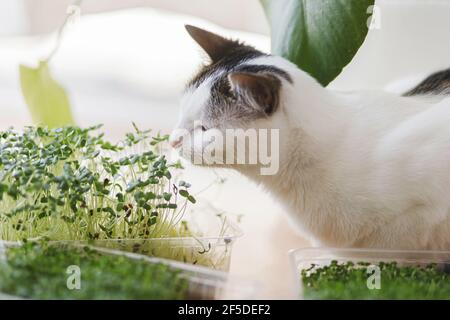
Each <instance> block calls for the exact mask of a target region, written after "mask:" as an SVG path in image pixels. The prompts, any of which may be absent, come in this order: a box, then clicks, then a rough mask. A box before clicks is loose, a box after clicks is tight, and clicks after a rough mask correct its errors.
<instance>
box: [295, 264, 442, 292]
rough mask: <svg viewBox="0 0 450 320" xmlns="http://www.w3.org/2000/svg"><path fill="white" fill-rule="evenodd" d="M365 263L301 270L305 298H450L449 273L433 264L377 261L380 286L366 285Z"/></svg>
mask: <svg viewBox="0 0 450 320" xmlns="http://www.w3.org/2000/svg"><path fill="white" fill-rule="evenodd" d="M369 265H370V263H368V262H359V263H353V262H346V263H338V262H337V261H332V262H331V263H330V264H329V265H326V266H320V267H318V266H315V265H312V266H311V267H310V268H307V269H303V270H302V272H301V276H302V283H303V291H304V297H305V298H306V299H348V300H351V299H450V274H448V273H445V272H444V271H443V270H442V269H440V268H439V267H438V266H437V265H436V264H429V265H426V266H425V265H421V266H416V265H414V266H411V265H410V266H402V265H399V264H397V263H396V262H379V263H377V264H376V265H377V266H378V267H379V270H380V274H379V276H380V288H379V289H376V288H372V289H369V288H368V286H367V281H368V277H369V276H370V273H367V267H368V266H369Z"/></svg>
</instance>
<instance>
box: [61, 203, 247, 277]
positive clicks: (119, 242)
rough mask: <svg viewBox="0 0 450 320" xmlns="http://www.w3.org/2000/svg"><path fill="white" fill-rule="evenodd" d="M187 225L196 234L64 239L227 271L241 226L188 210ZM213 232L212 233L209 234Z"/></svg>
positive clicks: (227, 220) (204, 213)
mask: <svg viewBox="0 0 450 320" xmlns="http://www.w3.org/2000/svg"><path fill="white" fill-rule="evenodd" d="M191 217H192V218H191V219H190V220H189V227H190V228H192V229H194V230H195V231H194V233H195V234H201V235H202V236H200V237H172V238H150V239H108V240H91V241H64V242H67V243H70V242H73V243H78V244H83V245H92V246H95V247H100V248H107V249H113V250H120V251H126V252H132V253H138V254H142V255H146V256H150V257H158V258H165V259H170V260H175V261H180V262H184V263H189V264H193V265H197V266H204V267H208V268H212V269H214V270H220V271H229V269H230V261H231V252H232V248H233V245H234V243H235V241H236V239H237V238H239V237H240V236H242V234H243V233H242V231H241V229H240V228H239V227H238V226H237V225H236V224H235V223H233V222H231V221H230V220H229V219H227V218H223V219H218V218H217V217H216V215H211V214H209V213H208V212H206V211H202V212H198V214H194V213H191ZM213 235H214V236H213Z"/></svg>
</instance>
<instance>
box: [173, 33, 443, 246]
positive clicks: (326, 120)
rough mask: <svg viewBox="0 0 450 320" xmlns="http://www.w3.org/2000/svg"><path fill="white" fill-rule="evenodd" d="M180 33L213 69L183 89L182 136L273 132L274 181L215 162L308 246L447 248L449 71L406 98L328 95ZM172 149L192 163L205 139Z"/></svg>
mask: <svg viewBox="0 0 450 320" xmlns="http://www.w3.org/2000/svg"><path fill="white" fill-rule="evenodd" d="M187 30H188V32H189V33H190V34H191V36H192V37H193V38H194V39H195V40H196V41H197V42H198V43H199V45H200V46H201V47H202V48H203V49H204V50H205V51H206V52H207V53H208V55H209V56H210V57H211V63H210V64H208V65H206V66H205V67H204V68H203V69H202V70H201V71H200V72H199V74H198V75H197V76H196V77H195V78H194V79H193V80H192V81H191V82H190V83H189V84H188V86H187V89H186V92H185V94H184V97H183V100H182V114H181V119H180V122H179V125H178V128H183V129H185V130H187V131H185V132H189V133H191V134H193V135H194V137H195V136H197V135H199V134H201V133H205V132H208V131H210V130H216V131H217V130H218V131H224V130H225V129H226V128H242V129H248V128H255V129H261V128H264V129H279V171H278V173H277V174H275V175H261V174H260V171H259V167H260V166H259V165H245V164H241V165H217V166H221V167H230V168H233V169H236V170H238V171H239V172H241V173H242V174H243V175H245V176H247V177H248V178H250V179H251V180H253V181H255V182H257V183H259V184H261V185H263V186H264V187H265V189H266V190H267V191H268V192H270V193H271V194H273V195H274V196H275V197H276V198H277V199H278V201H280V202H281V203H282V204H284V206H285V207H286V209H287V211H288V212H289V214H290V217H291V218H292V220H293V221H294V222H295V225H296V226H298V227H299V228H300V229H301V230H302V231H303V232H305V233H307V234H308V235H309V236H310V237H311V239H312V240H314V241H315V243H316V244H321V245H328V246H340V247H371V248H397V249H433V250H444V249H446V250H449V249H450V96H447V97H446V96H445V95H446V94H448V93H450V71H448V70H447V71H444V72H441V73H440V74H439V75H440V76H439V77H438V76H436V75H433V76H431V77H429V78H428V79H426V80H425V81H424V82H423V83H421V84H420V85H419V86H418V87H416V88H415V89H413V90H411V91H410V92H409V93H407V94H405V95H404V96H398V95H396V94H390V93H386V92H378V91H374V92H369V91H365V92H350V93H342V92H333V91H331V90H329V89H326V88H323V87H322V86H321V85H319V84H318V83H317V82H316V81H315V80H314V79H313V78H312V77H311V76H309V75H308V74H306V73H305V72H303V71H301V70H300V69H298V68H297V67H296V66H295V65H294V64H292V63H290V62H289V61H287V60H285V59H283V58H281V57H277V56H271V55H266V54H263V53H261V52H259V51H257V50H255V49H254V48H252V47H249V46H245V45H243V44H240V43H238V42H235V41H231V40H227V39H224V38H222V37H220V36H218V35H215V34H212V33H209V32H207V31H204V30H201V29H198V28H195V27H192V26H187ZM427 94H428V95H432V94H439V95H441V96H442V97H443V98H442V99H440V101H439V102H437V103H433V102H431V100H430V101H428V100H424V99H418V97H421V96H423V95H427ZM194 120H201V122H202V125H201V126H198V127H194V126H193V121H194ZM177 132H178V131H177ZM171 144H172V145H173V146H174V147H183V148H182V150H183V156H184V157H186V158H191V159H192V155H195V154H201V153H202V151H204V149H205V148H206V147H211V140H210V139H207V140H205V139H204V140H203V141H200V142H199V143H193V144H192V141H191V140H190V139H187V138H186V137H185V136H183V135H180V134H178V133H174V134H173V135H172V136H171ZM186 144H189V146H188V148H185V146H186ZM186 150H188V151H186Z"/></svg>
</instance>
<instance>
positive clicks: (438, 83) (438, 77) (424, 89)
mask: <svg viewBox="0 0 450 320" xmlns="http://www.w3.org/2000/svg"><path fill="white" fill-rule="evenodd" d="M427 94H432V95H433V94H434V95H447V94H450V69H447V70H444V71H440V72H436V73H434V74H432V75H431V76H429V77H428V78H426V79H425V80H423V81H422V82H421V83H420V84H419V85H418V86H417V87H415V88H414V89H412V90H410V91H408V92H406V93H405V94H403V96H405V97H411V96H418V95H427Z"/></svg>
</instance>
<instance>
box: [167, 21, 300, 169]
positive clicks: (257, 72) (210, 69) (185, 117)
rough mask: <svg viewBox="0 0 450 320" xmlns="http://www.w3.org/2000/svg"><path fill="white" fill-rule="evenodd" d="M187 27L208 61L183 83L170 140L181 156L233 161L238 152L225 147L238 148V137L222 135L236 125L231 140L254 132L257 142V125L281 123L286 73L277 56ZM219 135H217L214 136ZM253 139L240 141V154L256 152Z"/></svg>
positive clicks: (215, 162) (288, 82)
mask: <svg viewBox="0 0 450 320" xmlns="http://www.w3.org/2000/svg"><path fill="white" fill-rule="evenodd" d="M186 29H187V31H188V33H189V34H190V35H191V37H192V38H193V39H194V40H195V41H196V42H197V43H198V44H199V45H200V47H201V48H203V50H204V51H205V52H206V54H207V55H208V57H209V62H208V64H206V65H204V66H203V67H202V69H201V70H200V71H199V72H198V74H197V75H196V76H195V77H194V78H193V79H192V80H191V81H190V82H189V83H188V84H187V86H186V89H185V92H184V95H183V97H182V100H181V116H180V120H179V122H178V125H177V127H176V129H175V130H174V132H173V133H172V135H171V138H170V143H171V145H172V146H173V147H174V148H179V149H180V153H181V155H182V156H183V157H184V158H187V159H189V160H191V161H192V162H194V163H196V164H200V165H216V166H222V165H229V164H237V163H238V162H239V160H238V159H237V158H238V157H239V154H236V153H237V152H234V153H235V154H234V155H230V152H229V151H230V150H229V149H230V148H231V149H234V151H237V150H236V149H237V148H238V145H239V142H236V143H234V144H233V145H231V144H230V142H231V141H226V140H227V139H226V136H227V133H228V134H230V132H231V131H233V130H235V133H236V139H237V140H236V141H239V139H241V142H245V141H243V140H242V139H247V141H248V142H249V140H248V139H251V137H250V138H249V135H251V136H253V135H254V134H256V139H257V141H256V144H258V146H259V143H261V142H260V140H261V139H262V138H261V137H260V134H261V133H260V132H258V130H261V129H263V130H272V129H273V130H278V129H280V126H282V125H283V121H284V120H285V119H283V112H282V110H281V109H282V106H283V103H282V91H283V87H284V86H286V85H291V83H292V79H291V76H290V75H289V73H288V72H287V71H285V70H283V69H282V68H280V67H279V66H277V63H276V61H279V59H281V58H279V57H272V56H270V55H268V54H265V53H262V52H260V51H258V50H256V49H255V48H253V47H251V46H248V45H245V44H243V43H240V42H238V41H233V40H229V39H226V38H223V37H221V36H219V35H217V34H214V33H211V32H208V31H206V30H202V29H199V28H196V27H193V26H186ZM276 58H277V59H278V60H277V59H276ZM236 129H241V130H236ZM248 130H255V132H254V133H251V132H249V131H248ZM243 131H245V132H243ZM239 134H240V137H239ZM267 134H268V135H269V138H268V139H269V142H267V143H269V144H273V143H274V142H270V141H271V140H270V134H271V133H270V132H268V133H267ZM219 135H221V136H222V138H220V137H219V138H217V136H219ZM253 138H254V136H253ZM254 143H255V142H251V141H250V142H249V143H247V144H246V145H245V156H249V153H251V152H255V150H250V149H249V147H250V146H251V144H254ZM269 148H270V146H269ZM227 151H228V155H227V156H228V158H227V159H225V156H226V153H227ZM241 151H242V150H241ZM220 152H222V155H220V154H219V153H220ZM256 152H259V150H257V151H256ZM211 154H212V155H213V156H214V159H211ZM221 157H222V163H221V161H220V158H221ZM200 158H201V159H200ZM241 161H242V159H241ZM241 164H244V163H241Z"/></svg>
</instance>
